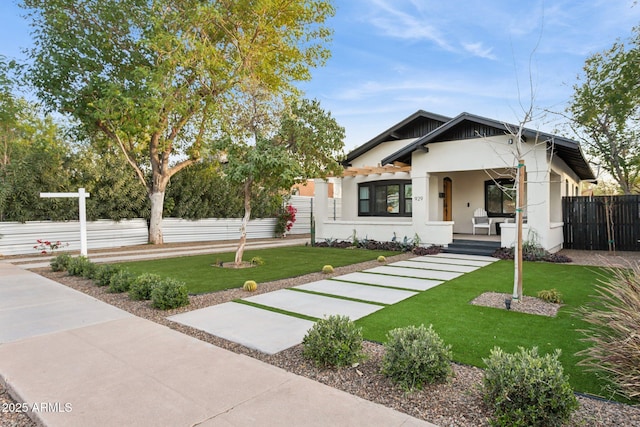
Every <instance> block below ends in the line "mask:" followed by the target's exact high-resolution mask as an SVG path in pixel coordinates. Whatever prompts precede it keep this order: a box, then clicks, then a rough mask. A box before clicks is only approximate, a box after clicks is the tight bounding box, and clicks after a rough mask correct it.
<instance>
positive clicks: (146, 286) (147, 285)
mask: <svg viewBox="0 0 640 427" xmlns="http://www.w3.org/2000/svg"><path fill="white" fill-rule="evenodd" d="M161 282H162V277H160V276H158V275H157V274H152V273H146V274H141V275H140V276H138V277H136V278H135V279H134V280H133V281H132V282H131V285H130V286H129V298H130V299H132V300H134V301H141V300H148V299H151V291H153V288H155V287H156V286H158V285H159V284H160V283H161Z"/></svg>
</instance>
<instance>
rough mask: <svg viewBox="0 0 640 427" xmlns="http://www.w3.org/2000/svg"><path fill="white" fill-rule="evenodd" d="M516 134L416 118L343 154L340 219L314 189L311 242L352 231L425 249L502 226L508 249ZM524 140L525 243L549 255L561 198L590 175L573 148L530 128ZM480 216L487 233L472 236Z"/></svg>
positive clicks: (475, 123) (491, 125)
mask: <svg viewBox="0 0 640 427" xmlns="http://www.w3.org/2000/svg"><path fill="white" fill-rule="evenodd" d="M516 129H517V127H516V126H512V125H509V124H505V123H503V122H500V121H497V120H492V119H488V118H485V117H480V116H476V115H473V114H469V113H462V114H460V115H458V116H456V117H454V118H449V117H444V116H441V115H438V114H433V113H429V112H426V111H422V110H420V111H417V112H416V113H414V114H412V115H411V116H409V117H407V118H406V119H404V120H402V121H401V122H399V123H398V124H396V125H394V126H392V127H391V128H389V129H387V130H385V131H384V132H382V133H381V134H379V135H378V136H376V137H375V138H373V139H371V140H370V141H368V142H366V143H365V144H363V145H361V146H359V147H358V148H356V149H355V150H353V151H351V152H350V153H349V154H348V155H347V158H346V160H345V172H344V175H343V176H342V177H341V189H342V215H341V218H339V219H336V220H334V219H333V218H332V217H331V216H330V215H329V212H328V210H329V209H328V206H327V203H326V200H327V197H326V196H327V185H326V183H325V182H324V181H322V180H317V181H316V184H315V190H316V195H315V200H316V202H315V219H316V238H317V239H318V240H321V239H330V238H335V239H348V238H350V237H351V236H352V234H353V232H354V230H355V232H356V234H357V236H358V237H360V238H363V237H367V238H370V239H376V240H381V241H389V240H391V239H392V238H393V236H394V235H395V236H396V238H400V239H402V238H403V237H404V236H407V237H408V238H413V237H414V236H415V235H416V234H417V235H418V236H419V238H420V240H421V242H422V243H424V244H437V245H448V244H450V243H452V241H453V240H454V238H455V237H456V235H471V234H472V232H473V231H477V233H481V232H484V234H488V232H490V233H491V234H493V235H495V234H496V233H497V231H498V230H496V227H498V226H497V225H496V224H500V225H499V227H500V231H501V234H500V237H499V238H500V240H501V245H502V246H507V247H508V246H512V245H513V243H514V241H515V224H514V221H513V218H514V216H515V209H516V203H515V200H514V197H513V196H514V195H515V190H512V188H513V185H514V179H513V177H514V176H515V175H514V171H515V170H516V166H517V164H518V159H517V156H516V155H515V153H514V146H515V144H514V134H513V130H516ZM522 135H523V138H522V144H521V147H522V153H523V155H522V159H523V160H524V164H525V166H526V184H525V195H526V206H525V207H524V209H525V210H524V212H525V214H524V215H525V217H526V224H525V226H524V227H525V228H524V237H525V239H527V238H529V239H532V238H535V239H536V240H537V241H538V243H539V244H540V245H542V246H543V247H544V248H545V249H547V250H549V251H551V252H554V251H557V250H559V249H561V248H562V243H563V232H562V226H563V223H562V205H561V199H562V197H563V196H576V195H579V194H580V192H581V186H582V184H583V183H584V182H585V181H590V180H594V179H595V177H594V175H593V172H592V171H591V169H590V167H589V164H588V162H587V160H586V159H585V157H584V155H583V153H582V151H581V149H580V145H579V144H578V143H577V142H575V141H572V140H570V139H567V138H563V137H560V136H556V135H550V134H546V133H540V132H538V131H534V130H531V129H525V130H524V132H523V134H522ZM478 208H481V209H484V210H485V211H486V212H487V215H488V217H489V218H491V222H492V225H491V229H489V230H487V229H486V228H485V229H484V230H473V228H472V226H473V224H472V218H473V216H474V212H475V211H476V210H477V209H478ZM509 221H510V223H509Z"/></svg>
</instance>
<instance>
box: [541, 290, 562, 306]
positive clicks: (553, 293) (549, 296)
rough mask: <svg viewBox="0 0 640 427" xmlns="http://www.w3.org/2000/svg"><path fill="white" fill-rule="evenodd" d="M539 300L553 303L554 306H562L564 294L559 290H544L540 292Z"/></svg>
mask: <svg viewBox="0 0 640 427" xmlns="http://www.w3.org/2000/svg"><path fill="white" fill-rule="evenodd" d="M538 298H540V299H541V300H542V301H544V302H551V303H554V304H562V294H561V293H560V292H558V290H557V289H550V290H546V289H545V290H542V291H540V292H538Z"/></svg>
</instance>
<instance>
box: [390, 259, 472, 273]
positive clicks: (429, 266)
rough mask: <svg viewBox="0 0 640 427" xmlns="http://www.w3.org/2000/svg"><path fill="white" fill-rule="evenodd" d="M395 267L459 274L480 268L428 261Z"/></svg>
mask: <svg viewBox="0 0 640 427" xmlns="http://www.w3.org/2000/svg"><path fill="white" fill-rule="evenodd" d="M389 265H392V266H394V267H410V268H421V269H425V270H439V271H455V272H458V273H471V272H472V271H475V270H477V269H478V268H479V267H473V266H471V265H455V264H438V263H435V262H427V261H413V260H410V259H409V260H406V261H398V262H394V263H392V264H389Z"/></svg>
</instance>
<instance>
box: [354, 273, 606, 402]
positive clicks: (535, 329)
mask: <svg viewBox="0 0 640 427" xmlns="http://www.w3.org/2000/svg"><path fill="white" fill-rule="evenodd" d="M604 273H605V272H604V271H603V270H602V269H598V268H593V267H583V266H574V265H562V264H548V263H532V262H527V263H525V264H524V294H525V295H529V296H535V295H536V294H537V292H538V291H540V290H542V289H551V288H556V289H558V290H559V291H560V292H561V293H562V295H563V299H564V302H565V304H566V305H565V306H564V307H562V308H561V309H560V312H559V313H558V316H557V317H555V318H550V317H546V316H537V315H530V314H524V313H517V312H514V311H507V310H501V309H495V308H488V307H480V306H475V305H471V304H469V302H470V301H471V300H473V299H474V298H475V297H476V296H478V295H480V294H481V293H483V292H488V291H494V292H507V293H511V292H512V290H513V262H512V261H498V262H495V263H493V264H492V265H490V266H487V267H484V268H482V269H479V270H477V271H474V272H472V273H468V274H465V275H463V276H461V277H459V278H457V279H454V280H451V281H449V282H447V283H446V284H445V285H442V286H437V287H435V288H433V289H430V290H428V291H426V292H421V293H420V294H418V295H416V296H414V297H412V298H409V299H407V300H404V301H402V302H400V303H398V304H394V305H392V306H389V307H385V308H384V309H382V310H380V311H377V312H376V313H373V314H371V315H369V316H367V317H365V318H362V319H360V320H358V321H357V324H358V325H359V326H362V328H363V333H364V336H365V338H366V339H369V340H373V341H379V342H384V341H385V340H386V334H387V332H388V331H389V330H391V329H394V328H397V327H402V326H407V325H419V324H425V325H427V326H428V325H429V324H433V326H434V328H435V330H436V331H437V332H438V333H439V334H440V336H441V337H442V339H443V340H444V341H445V342H446V343H448V344H451V345H452V347H453V349H452V350H453V355H454V360H455V361H457V362H461V363H465V364H469V365H474V366H479V367H484V363H483V362H482V358H484V357H488V356H489V351H490V350H491V349H492V348H493V347H494V346H499V347H502V348H503V349H504V350H506V351H509V352H515V351H516V350H517V348H518V346H523V347H533V346H537V347H538V348H539V350H540V351H541V352H552V351H553V350H554V349H556V348H559V349H561V350H562V356H561V361H562V364H563V366H564V368H565V372H566V373H568V374H569V376H570V381H571V384H572V386H573V387H574V389H575V390H577V391H582V392H587V393H592V394H598V395H603V394H605V392H604V391H603V390H602V386H603V385H604V382H603V381H601V380H598V378H597V377H596V375H595V374H593V373H591V372H586V371H585V370H584V369H583V368H582V367H578V366H576V363H577V362H578V361H579V358H578V357H576V356H575V353H576V352H577V351H579V350H582V349H584V348H585V346H586V344H585V343H584V342H582V341H580V339H581V338H582V335H581V334H580V333H579V332H577V330H578V329H581V328H585V327H586V326H587V324H586V323H584V322H583V321H582V320H581V319H580V318H579V317H576V316H574V315H572V312H573V311H574V310H575V309H576V308H577V307H579V306H581V305H583V304H585V303H586V302H587V301H589V300H590V299H591V298H590V296H591V295H593V294H594V285H595V284H596V283H597V279H598V278H599V277H601V276H599V275H600V274H604Z"/></svg>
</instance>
